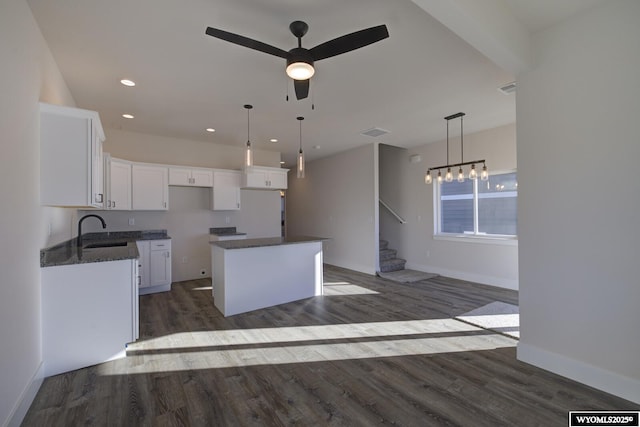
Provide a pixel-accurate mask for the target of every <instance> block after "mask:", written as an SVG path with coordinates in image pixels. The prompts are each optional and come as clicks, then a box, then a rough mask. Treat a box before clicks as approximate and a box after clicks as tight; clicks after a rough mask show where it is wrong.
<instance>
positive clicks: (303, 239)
mask: <svg viewBox="0 0 640 427" xmlns="http://www.w3.org/2000/svg"><path fill="white" fill-rule="evenodd" d="M323 240H329V239H327V238H325V237H313V236H295V237H266V238H262V239H244V240H223V241H218V242H210V243H211V244H212V245H216V246H218V247H221V248H222V249H247V248H261V247H265V246H280V245H294V244H298V243H309V242H322V241H323Z"/></svg>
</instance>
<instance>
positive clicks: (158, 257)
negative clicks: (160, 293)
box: [149, 250, 171, 286]
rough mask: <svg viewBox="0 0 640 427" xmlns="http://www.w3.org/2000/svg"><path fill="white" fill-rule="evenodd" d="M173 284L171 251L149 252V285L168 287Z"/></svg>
mask: <svg viewBox="0 0 640 427" xmlns="http://www.w3.org/2000/svg"><path fill="white" fill-rule="evenodd" d="M170 283H171V251H170V250H152V251H150V252H149V284H150V286H158V285H168V284H170Z"/></svg>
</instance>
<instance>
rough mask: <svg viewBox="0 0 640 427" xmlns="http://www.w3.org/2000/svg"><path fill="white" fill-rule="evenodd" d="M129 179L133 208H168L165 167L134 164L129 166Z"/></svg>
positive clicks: (166, 172)
mask: <svg viewBox="0 0 640 427" xmlns="http://www.w3.org/2000/svg"><path fill="white" fill-rule="evenodd" d="M131 181H132V189H133V203H132V206H133V209H134V210H147V211H154V210H155V211H162V210H165V211H166V210H167V209H169V186H168V181H169V179H168V171H167V168H166V167H161V166H150V165H142V164H134V165H133V166H132V168H131Z"/></svg>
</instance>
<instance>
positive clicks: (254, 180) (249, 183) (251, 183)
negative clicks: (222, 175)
mask: <svg viewBox="0 0 640 427" xmlns="http://www.w3.org/2000/svg"><path fill="white" fill-rule="evenodd" d="M244 181H245V182H244V186H245V187H247V188H268V186H267V183H268V181H269V178H268V175H267V173H266V172H265V171H261V170H253V171H247V172H246V173H245V175H244Z"/></svg>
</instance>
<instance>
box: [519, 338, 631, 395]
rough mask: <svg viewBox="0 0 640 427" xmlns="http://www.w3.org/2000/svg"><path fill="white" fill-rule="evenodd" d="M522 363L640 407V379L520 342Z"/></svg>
mask: <svg viewBox="0 0 640 427" xmlns="http://www.w3.org/2000/svg"><path fill="white" fill-rule="evenodd" d="M517 358H518V360H520V361H522V362H525V363H529V364H530V365H534V366H537V367H539V368H542V369H544V370H546V371H549V372H553V373H554V374H558V375H562V376H563V377H567V378H569V379H572V380H574V381H578V382H580V383H583V384H586V385H588V386H590V387H594V388H597V389H598V390H602V391H604V392H607V393H610V394H613V395H615V396H618V397H621V398H623V399H626V400H629V401H631V402H633V403H638V404H640V380H637V379H633V378H628V377H624V376H622V375H620V374H617V373H615V372H611V371H608V370H606V369H602V368H599V367H597V366H593V365H590V364H588V363H584V362H581V361H579V360H576V359H571V358H569V357H566V356H563V355H561V354H557V353H552V352H550V351H547V350H543V349H541V348H539V347H535V346H532V345H529V344H527V343H524V342H522V341H520V342H519V343H518V350H517Z"/></svg>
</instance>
